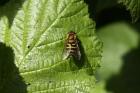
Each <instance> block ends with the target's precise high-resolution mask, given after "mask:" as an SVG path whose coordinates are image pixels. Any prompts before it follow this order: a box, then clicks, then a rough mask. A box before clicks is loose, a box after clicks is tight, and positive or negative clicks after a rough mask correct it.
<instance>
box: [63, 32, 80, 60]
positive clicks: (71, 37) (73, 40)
mask: <svg viewBox="0 0 140 93" xmlns="http://www.w3.org/2000/svg"><path fill="white" fill-rule="evenodd" d="M69 57H74V58H75V59H76V60H80V59H81V53H80V49H79V46H78V39H77V36H76V33H75V32H73V31H71V32H68V34H67V39H66V41H65V46H64V51H63V60H65V59H67V58H69Z"/></svg>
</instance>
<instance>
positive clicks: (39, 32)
mask: <svg viewBox="0 0 140 93" xmlns="http://www.w3.org/2000/svg"><path fill="white" fill-rule="evenodd" d="M14 3H15V2H10V3H9V5H10V4H11V5H12V4H14ZM7 6H8V5H7ZM3 12H11V11H7V7H6V6H5V7H4V8H3ZM11 14H12V13H11ZM0 29H1V32H0V41H1V42H3V43H5V44H6V46H10V47H12V49H13V50H14V53H15V58H14V59H15V64H16V66H17V67H18V69H19V75H20V76H21V77H22V78H23V81H24V83H25V84H26V87H27V91H28V93H66V92H67V93H79V92H81V93H87V92H88V93H89V92H90V90H91V89H92V88H94V86H95V81H96V79H95V77H94V73H95V71H96V69H97V68H98V67H99V63H100V61H101V48H102V43H101V42H100V41H99V39H98V38H97V35H96V33H95V22H93V21H92V20H90V19H89V14H88V8H87V5H86V4H85V3H84V0H26V1H25V2H24V3H23V5H22V7H21V8H20V9H19V10H18V12H17V14H16V16H15V18H14V20H13V24H12V25H11V27H9V21H8V18H7V16H3V17H2V18H1V20H0ZM69 31H74V32H76V33H77V36H78V39H79V40H80V42H81V43H80V45H79V46H80V51H81V54H82V61H81V62H77V61H75V60H73V59H72V58H68V59H67V60H62V52H63V49H64V42H65V40H66V35H67V33H68V32H69ZM9 69H10V68H9ZM12 75H13V76H12V77H14V78H17V77H16V76H15V75H14V74H12ZM5 82H6V83H8V82H9V81H8V80H7V81H5ZM11 82H13V81H11ZM18 82H19V81H16V80H15V81H14V82H13V83H12V86H14V87H20V88H18V89H17V90H16V91H18V92H16V91H15V90H13V91H14V93H24V91H25V90H24V88H23V85H18V84H17V83H18ZM0 86H3V85H0ZM24 87H25V86H24ZM7 91H8V89H7ZM19 91H20V92H19ZM8 92H9V93H10V92H11V91H8ZM25 93H26V92H25Z"/></svg>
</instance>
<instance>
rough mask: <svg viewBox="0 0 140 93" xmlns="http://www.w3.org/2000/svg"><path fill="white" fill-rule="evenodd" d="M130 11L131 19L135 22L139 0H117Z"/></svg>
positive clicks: (138, 11)
mask: <svg viewBox="0 0 140 93" xmlns="http://www.w3.org/2000/svg"><path fill="white" fill-rule="evenodd" d="M118 2H119V3H122V4H124V5H125V6H126V8H127V9H128V10H129V11H130V13H131V16H132V21H133V22H136V21H137V20H138V19H139V17H140V1H139V0H118Z"/></svg>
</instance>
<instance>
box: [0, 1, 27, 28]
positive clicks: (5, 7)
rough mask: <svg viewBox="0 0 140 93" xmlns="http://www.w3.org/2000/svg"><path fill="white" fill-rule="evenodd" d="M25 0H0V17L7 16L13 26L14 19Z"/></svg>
mask: <svg viewBox="0 0 140 93" xmlns="http://www.w3.org/2000/svg"><path fill="white" fill-rule="evenodd" d="M24 1H25V0H2V1H0V18H1V17H3V16H6V17H7V18H8V21H9V27H11V25H12V23H13V20H14V18H15V16H16V14H17V12H18V10H19V9H20V8H21V6H22V4H23V2H24Z"/></svg>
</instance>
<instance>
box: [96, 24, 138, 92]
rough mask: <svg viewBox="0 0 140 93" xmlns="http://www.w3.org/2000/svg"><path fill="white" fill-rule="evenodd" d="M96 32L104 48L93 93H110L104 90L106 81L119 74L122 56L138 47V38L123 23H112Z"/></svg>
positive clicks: (129, 27)
mask: <svg viewBox="0 0 140 93" xmlns="http://www.w3.org/2000/svg"><path fill="white" fill-rule="evenodd" d="M97 31H98V35H99V37H100V38H101V40H102V41H103V44H104V47H103V58H102V63H101V68H100V69H99V71H98V81H99V82H98V83H97V85H96V87H95V88H94V91H95V93H112V92H108V91H107V89H106V87H107V86H108V80H109V79H110V78H111V77H112V76H114V75H119V74H120V73H121V70H122V66H123V64H124V59H123V56H124V55H126V54H127V53H128V52H129V51H131V50H132V49H135V48H137V47H138V42H139V36H138V33H137V32H136V31H135V29H134V28H132V27H131V26H130V25H129V24H128V23H125V22H117V23H112V24H109V25H106V26H104V27H102V28H100V29H99V30H97ZM126 78H127V77H126ZM110 86H111V85H110ZM118 90H119V89H118Z"/></svg>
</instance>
